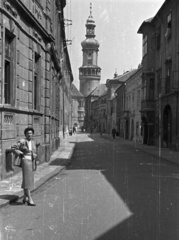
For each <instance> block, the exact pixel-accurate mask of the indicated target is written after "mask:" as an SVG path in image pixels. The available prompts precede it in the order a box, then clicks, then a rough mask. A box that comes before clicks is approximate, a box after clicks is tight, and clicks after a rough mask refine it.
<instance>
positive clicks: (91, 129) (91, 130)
mask: <svg viewBox="0 0 179 240" xmlns="http://www.w3.org/2000/svg"><path fill="white" fill-rule="evenodd" d="M90 132H91V134H92V133H93V127H92V126H91V127H90Z"/></svg>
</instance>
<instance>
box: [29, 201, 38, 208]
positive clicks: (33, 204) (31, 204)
mask: <svg viewBox="0 0 179 240" xmlns="http://www.w3.org/2000/svg"><path fill="white" fill-rule="evenodd" d="M27 204H28V206H33V207H35V206H36V204H35V203H30V202H29V201H28V202H27Z"/></svg>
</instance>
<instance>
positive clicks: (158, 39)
mask: <svg viewBox="0 0 179 240" xmlns="http://www.w3.org/2000/svg"><path fill="white" fill-rule="evenodd" d="M171 29H172V13H171V12H170V13H169V14H168V16H167V30H166V33H165V37H166V38H169V36H170V35H171ZM147 42H148V36H147V35H145V36H144V37H143V43H142V56H143V57H144V56H145V55H146V54H147V47H148V44H147ZM160 43H161V27H158V29H157V31H156V33H155V46H156V48H157V49H159V48H160Z"/></svg>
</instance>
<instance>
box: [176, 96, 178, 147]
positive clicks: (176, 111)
mask: <svg viewBox="0 0 179 240" xmlns="http://www.w3.org/2000/svg"><path fill="white" fill-rule="evenodd" d="M176 147H177V148H178V92H177V107H176Z"/></svg>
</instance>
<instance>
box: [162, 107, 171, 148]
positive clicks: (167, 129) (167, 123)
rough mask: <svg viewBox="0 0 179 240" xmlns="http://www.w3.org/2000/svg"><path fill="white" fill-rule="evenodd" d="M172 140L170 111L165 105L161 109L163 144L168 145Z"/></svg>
mask: <svg viewBox="0 0 179 240" xmlns="http://www.w3.org/2000/svg"><path fill="white" fill-rule="evenodd" d="M171 140H172V111H171V107H170V106H169V105H167V106H166V107H165V108H164V111H163V146H164V147H170V144H171Z"/></svg>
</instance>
